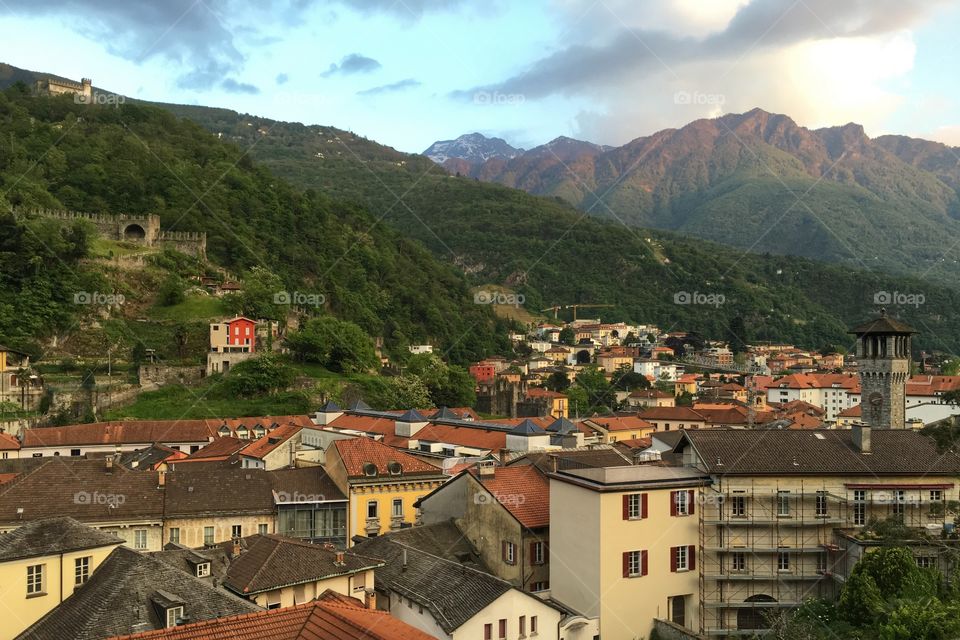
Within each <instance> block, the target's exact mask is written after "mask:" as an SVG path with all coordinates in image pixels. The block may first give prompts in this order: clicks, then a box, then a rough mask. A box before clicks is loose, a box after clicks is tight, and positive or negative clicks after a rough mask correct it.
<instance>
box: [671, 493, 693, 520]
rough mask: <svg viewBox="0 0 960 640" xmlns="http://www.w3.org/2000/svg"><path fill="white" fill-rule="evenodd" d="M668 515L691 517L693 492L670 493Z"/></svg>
mask: <svg viewBox="0 0 960 640" xmlns="http://www.w3.org/2000/svg"><path fill="white" fill-rule="evenodd" d="M670 515H672V516H689V515H693V491H671V492H670Z"/></svg>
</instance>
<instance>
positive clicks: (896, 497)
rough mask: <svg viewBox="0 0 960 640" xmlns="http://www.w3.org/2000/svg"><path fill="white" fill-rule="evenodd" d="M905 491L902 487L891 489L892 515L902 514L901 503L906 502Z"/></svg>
mask: <svg viewBox="0 0 960 640" xmlns="http://www.w3.org/2000/svg"><path fill="white" fill-rule="evenodd" d="M906 495H907V492H906V491H904V490H903V489H894V491H893V515H895V516H902V515H903V504H904V502H906Z"/></svg>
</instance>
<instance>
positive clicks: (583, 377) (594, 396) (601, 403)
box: [567, 367, 617, 414]
mask: <svg viewBox="0 0 960 640" xmlns="http://www.w3.org/2000/svg"><path fill="white" fill-rule="evenodd" d="M574 389H577V390H579V391H580V392H581V394H579V395H577V400H578V401H579V402H580V403H581V406H579V407H578V408H579V410H580V411H581V412H584V413H587V414H592V413H611V412H612V411H613V410H614V409H616V406H617V397H616V394H614V391H613V387H611V386H610V383H608V382H607V378H606V376H604V374H603V370H602V369H599V368H598V367H585V368H584V369H583V370H582V371H580V373H578V374H577V379H576V385H575V386H573V387H571V388H570V389H569V390H568V392H567V395H568V396H569V395H570V392H573V390H574Z"/></svg>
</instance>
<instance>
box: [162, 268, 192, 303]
mask: <svg viewBox="0 0 960 640" xmlns="http://www.w3.org/2000/svg"><path fill="white" fill-rule="evenodd" d="M185 299H186V296H184V293H183V281H182V280H181V279H180V278H179V277H178V276H177V275H176V274H173V273H171V274H170V275H168V276H167V277H166V278H165V279H164V281H163V282H162V283H161V284H160V289H159V290H158V291H157V303H159V304H160V305H162V306H164V307H172V306H174V305H177V304H180V303H181V302H183V301H184V300H185Z"/></svg>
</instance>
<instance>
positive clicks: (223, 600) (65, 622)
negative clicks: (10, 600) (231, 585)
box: [17, 547, 261, 640]
mask: <svg viewBox="0 0 960 640" xmlns="http://www.w3.org/2000/svg"><path fill="white" fill-rule="evenodd" d="M158 598H162V599H166V600H176V601H178V602H183V603H184V615H185V616H186V617H187V618H188V619H189V620H190V621H191V622H196V621H199V620H209V619H211V618H221V617H224V616H233V615H239V614H242V613H250V612H252V611H261V609H260V608H259V607H257V606H256V605H255V604H253V603H252V602H249V601H247V600H244V599H243V598H240V597H238V596H235V595H233V594H231V593H227V592H226V591H223V590H221V589H215V588H213V587H212V586H210V585H208V584H207V583H205V582H203V581H201V580H198V579H196V578H193V577H191V576H190V575H188V574H186V573H184V572H183V571H182V570H180V569H177V568H175V567H172V566H170V565H168V564H166V563H164V562H161V561H160V560H157V559H155V558H151V557H149V556H146V555H143V554H140V553H137V552H136V551H133V550H131V549H127V548H126V547H118V548H117V549H114V550H113V551H112V552H111V553H110V555H109V556H108V557H107V559H106V560H105V561H104V562H103V564H101V565H100V566H99V567H98V568H97V569H96V571H94V572H93V575H91V576H90V579H89V580H88V581H87V583H86V584H84V585H83V586H82V587H80V588H78V589H77V590H76V591H75V592H74V593H73V595H71V596H70V597H69V598H67V599H66V600H64V601H63V603H62V604H60V606H58V607H56V608H55V609H53V610H52V611H50V612H49V613H48V614H47V615H45V616H43V617H42V618H40V620H38V621H37V622H35V623H34V624H33V625H32V626H30V627H29V628H28V629H27V630H26V631H24V632H23V633H22V634H20V635H19V636H17V640H64V639H65V638H69V639H70V640H101V639H103V638H110V637H112V636H117V635H123V634H128V633H131V631H133V630H140V631H151V630H154V629H162V628H163V627H164V626H165V623H166V620H163V619H161V617H160V616H161V612H160V611H158V610H157V607H156V605H155V604H154V602H155V601H156V600H157V599H158Z"/></svg>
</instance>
